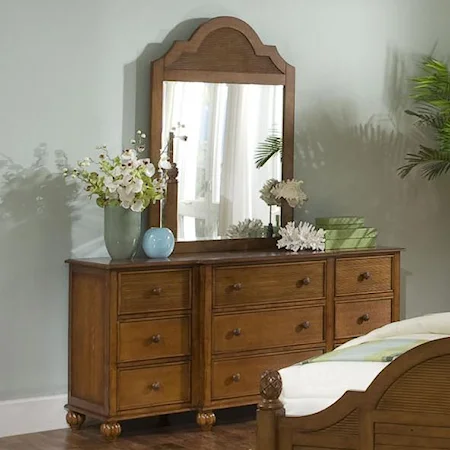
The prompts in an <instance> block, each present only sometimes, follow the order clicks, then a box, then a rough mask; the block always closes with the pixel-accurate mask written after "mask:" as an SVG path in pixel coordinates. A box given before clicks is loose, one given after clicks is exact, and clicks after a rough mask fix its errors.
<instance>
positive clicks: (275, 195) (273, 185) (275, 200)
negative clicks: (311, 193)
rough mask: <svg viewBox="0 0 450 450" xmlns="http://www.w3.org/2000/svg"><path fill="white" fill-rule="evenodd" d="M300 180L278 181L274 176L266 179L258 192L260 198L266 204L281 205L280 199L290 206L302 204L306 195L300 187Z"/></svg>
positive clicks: (306, 197) (305, 199) (301, 183)
mask: <svg viewBox="0 0 450 450" xmlns="http://www.w3.org/2000/svg"><path fill="white" fill-rule="evenodd" d="M302 185H303V181H301V180H294V179H292V180H283V181H278V180H276V179H274V178H271V179H270V180H267V181H266V183H265V184H264V186H263V187H262V189H261V190H260V191H259V192H260V194H261V195H260V198H261V199H262V200H264V201H265V202H266V204H267V205H268V206H281V200H283V199H284V200H286V202H287V203H288V205H289V206H290V207H291V208H295V207H297V206H302V205H303V204H304V203H305V202H306V201H307V200H308V196H307V195H306V194H305V192H304V191H303V189H302Z"/></svg>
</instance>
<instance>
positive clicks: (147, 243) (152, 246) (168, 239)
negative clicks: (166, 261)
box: [142, 227, 175, 258]
mask: <svg viewBox="0 0 450 450" xmlns="http://www.w3.org/2000/svg"><path fill="white" fill-rule="evenodd" d="M174 247H175V237H174V236H173V233H172V231H171V230H169V228H158V227H152V228H149V229H148V230H147V231H146V232H145V234H144V237H143V239H142V248H143V249H144V252H145V254H146V255H147V256H148V257H149V258H168V257H169V256H170V255H171V254H172V252H173V249H174Z"/></svg>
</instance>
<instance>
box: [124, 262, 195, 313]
mask: <svg viewBox="0 0 450 450" xmlns="http://www.w3.org/2000/svg"><path fill="white" fill-rule="evenodd" d="M190 305H191V271H190V270H189V269H185V270H164V271H151V272H150V271H149V272H129V273H121V274H119V314H136V313H146V312H152V311H172V310H181V309H188V308H189V307H190Z"/></svg>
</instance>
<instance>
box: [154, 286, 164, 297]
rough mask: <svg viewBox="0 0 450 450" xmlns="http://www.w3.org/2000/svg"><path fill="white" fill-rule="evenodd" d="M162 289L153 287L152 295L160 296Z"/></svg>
mask: <svg viewBox="0 0 450 450" xmlns="http://www.w3.org/2000/svg"><path fill="white" fill-rule="evenodd" d="M161 292H162V289H161V288H160V287H155V288H153V289H152V294H153V295H161Z"/></svg>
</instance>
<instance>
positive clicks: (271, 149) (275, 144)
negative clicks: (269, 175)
mask: <svg viewBox="0 0 450 450" xmlns="http://www.w3.org/2000/svg"><path fill="white" fill-rule="evenodd" d="M277 153H280V155H282V153H283V139H282V137H281V136H279V135H277V134H271V135H269V136H267V137H266V139H265V140H264V141H263V142H261V143H260V144H259V145H258V148H257V150H256V152H255V163H256V167H257V168H258V169H260V168H261V167H263V166H264V164H266V163H267V162H268V161H269V160H270V159H271V158H272V157H273V156H275V155H276V154H277Z"/></svg>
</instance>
